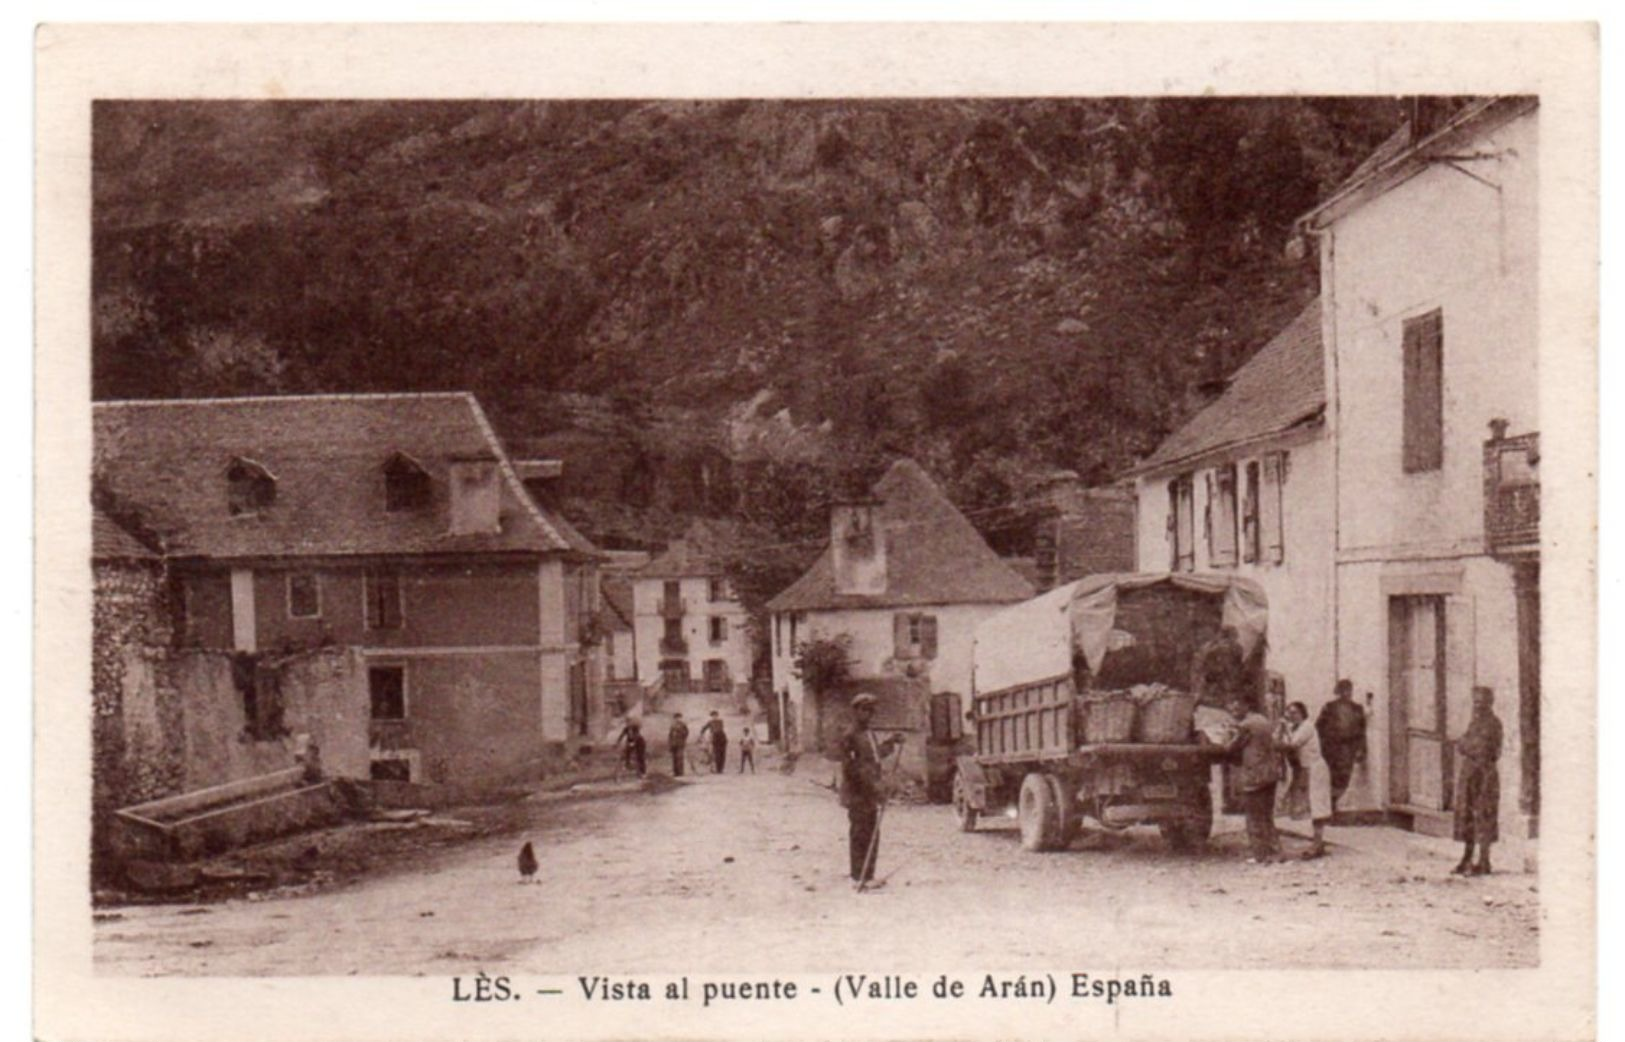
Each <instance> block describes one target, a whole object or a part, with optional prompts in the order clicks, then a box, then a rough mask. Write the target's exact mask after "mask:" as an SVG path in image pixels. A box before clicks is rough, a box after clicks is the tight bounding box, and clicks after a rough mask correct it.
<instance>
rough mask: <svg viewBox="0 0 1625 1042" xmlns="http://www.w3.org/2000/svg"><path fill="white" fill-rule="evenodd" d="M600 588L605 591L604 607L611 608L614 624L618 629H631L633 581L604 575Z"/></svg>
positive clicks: (609, 611)
mask: <svg viewBox="0 0 1625 1042" xmlns="http://www.w3.org/2000/svg"><path fill="white" fill-rule="evenodd" d="M600 588H601V589H602V591H603V597H604V607H605V608H607V609H609V610H608V612H607V614H608V615H609V616H610V618H611V621H612V624H613V625H614V627H615V629H617V630H630V629H631V628H632V583H631V581H630V580H628V579H623V578H619V577H612V576H608V575H606V576H604V577H603V579H602V581H601V583H600Z"/></svg>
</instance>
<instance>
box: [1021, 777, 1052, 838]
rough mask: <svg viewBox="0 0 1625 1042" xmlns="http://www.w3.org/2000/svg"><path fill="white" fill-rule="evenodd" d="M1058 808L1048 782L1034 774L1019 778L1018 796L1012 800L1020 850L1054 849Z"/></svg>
mask: <svg viewBox="0 0 1625 1042" xmlns="http://www.w3.org/2000/svg"><path fill="white" fill-rule="evenodd" d="M1059 816H1060V808H1059V807H1057V806H1056V802H1055V790H1053V789H1051V788H1050V785H1049V779H1047V778H1046V777H1044V775H1043V774H1041V773H1039V772H1037V771H1034V772H1032V773H1030V774H1028V775H1027V776H1026V777H1025V778H1023V779H1021V795H1020V796H1019V797H1017V800H1016V821H1017V823H1019V824H1020V825H1021V849H1023V850H1032V851H1045V850H1052V849H1054V845H1055V838H1056V835H1057V833H1058V832H1059V827H1058V826H1059V822H1058V820H1057V819H1058V818H1059Z"/></svg>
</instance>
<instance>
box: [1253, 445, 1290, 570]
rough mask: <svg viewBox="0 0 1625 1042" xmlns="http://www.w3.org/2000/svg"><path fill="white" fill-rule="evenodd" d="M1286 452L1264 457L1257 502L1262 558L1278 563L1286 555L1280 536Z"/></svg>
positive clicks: (1283, 541)
mask: <svg viewBox="0 0 1625 1042" xmlns="http://www.w3.org/2000/svg"><path fill="white" fill-rule="evenodd" d="M1285 464H1286V453H1284V452H1272V453H1270V454H1269V455H1268V456H1265V457H1264V466H1263V490H1262V493H1261V497H1260V498H1261V501H1260V503H1259V511H1258V513H1259V519H1258V527H1259V532H1260V542H1261V543H1262V547H1261V550H1260V553H1261V556H1262V559H1263V560H1265V561H1270V562H1273V563H1275V564H1280V563H1281V561H1282V560H1284V559H1285V557H1286V542H1285V540H1284V539H1283V537H1282V528H1283V525H1282V519H1281V513H1282V500H1281V485H1282V483H1283V479H1284V478H1285V476H1286V465H1285Z"/></svg>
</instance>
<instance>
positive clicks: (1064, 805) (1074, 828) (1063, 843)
mask: <svg viewBox="0 0 1625 1042" xmlns="http://www.w3.org/2000/svg"><path fill="white" fill-rule="evenodd" d="M1044 777H1045V778H1047V779H1048V780H1049V788H1050V794H1051V795H1053V796H1054V797H1055V849H1056V850H1065V849H1066V848H1067V847H1070V846H1071V845H1072V841H1073V840H1075V839H1077V838H1078V830H1079V829H1081V828H1082V827H1083V812H1082V811H1080V810H1079V809H1078V787H1077V786H1076V785H1075V784H1073V783H1072V781H1071V779H1068V778H1063V777H1061V776H1060V775H1059V774H1046V775H1045V776H1044Z"/></svg>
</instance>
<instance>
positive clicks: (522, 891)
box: [96, 764, 1539, 976]
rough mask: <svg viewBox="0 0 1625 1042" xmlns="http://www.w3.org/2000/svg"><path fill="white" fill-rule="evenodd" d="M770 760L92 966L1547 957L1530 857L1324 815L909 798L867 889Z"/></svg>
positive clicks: (1170, 962)
mask: <svg viewBox="0 0 1625 1042" xmlns="http://www.w3.org/2000/svg"><path fill="white" fill-rule="evenodd" d="M765 766H768V769H766V770H764V771H763V773H760V774H757V775H746V776H744V777H740V776H738V775H736V774H732V773H729V774H727V775H721V776H705V777H700V778H693V779H690V780H688V781H686V782H685V783H684V784H682V785H680V786H679V787H677V788H675V789H673V790H672V791H668V792H664V793H660V794H657V795H656V794H628V795H625V796H618V797H614V798H603V799H597V800H583V801H554V802H537V803H534V804H532V805H530V806H531V808H532V809H531V810H530V811H529V814H528V816H529V819H530V827H529V828H527V829H526V830H525V831H524V832H523V833H522V834H520V835H516V836H514V837H511V838H509V837H503V838H486V839H482V840H478V841H474V842H471V843H469V844H467V845H465V846H461V847H457V848H453V849H448V850H445V851H441V852H438V853H436V854H434V855H431V856H429V857H427V858H425V859H422V860H420V861H419V862H418V863H417V864H415V865H413V866H412V867H410V868H407V869H402V870H400V871H396V872H394V873H393V874H388V875H384V876H381V877H375V878H371V879H366V880H363V881H359V882H356V883H353V884H350V885H347V886H344V887H342V888H339V889H335V890H331V891H326V892H320V893H316V894H312V895H309V896H302V897H288V898H280V899H276V898H273V899H267V900H258V901H248V900H236V901H231V902H227V903H225V904H220V905H214V906H191V907H188V906H178V905H155V906H142V907H126V908H118V909H105V910H103V914H101V915H99V916H98V922H97V924H96V961H97V969H98V972H100V973H114V974H134V975H147V974H187V975H223V976H235V975H246V974H271V975H276V974H290V975H323V976H325V975H344V974H356V973H360V974H366V975H377V974H391V975H402V974H407V975H411V974H418V975H422V974H428V975H441V974H445V975H450V974H455V973H470V972H472V971H474V970H475V969H479V970H484V971H485V972H488V973H510V974H511V973H532V974H551V973H558V974H572V975H573V974H579V973H629V972H656V971H662V970H665V971H674V970H682V971H685V972H705V971H756V972H760V971H763V970H766V969H771V968H779V967H783V968H788V969H794V970H799V971H826V970H827V971H834V970H840V969H845V968H849V967H851V966H853V965H857V964H860V962H861V964H862V965H864V966H869V967H876V968H877V969H888V968H895V969H898V970H903V969H918V968H921V967H929V968H937V967H940V968H944V969H953V968H958V967H1020V966H1029V965H1033V964H1038V965H1042V966H1073V965H1076V966H1079V967H1084V968H1088V967H1101V966H1123V967H1128V968H1134V969H1136V970H1138V969H1142V968H1160V969H1177V968H1232V969H1241V968H1265V967H1295V968H1315V967H1366V966H1374V967H1383V968H1404V967H1419V968H1421V967H1502V966H1528V965H1533V964H1535V962H1536V961H1537V960H1538V957H1539V956H1538V944H1537V937H1538V933H1537V920H1538V915H1539V905H1538V897H1537V894H1536V893H1535V878H1534V877H1533V876H1528V875H1512V874H1509V875H1498V876H1493V877H1490V878H1488V879H1480V880H1471V881H1469V880H1463V879H1459V878H1454V877H1451V876H1450V875H1449V874H1448V871H1449V868H1450V865H1451V862H1450V860H1449V858H1448V854H1447V853H1446V852H1444V851H1441V850H1440V849H1439V848H1438V847H1437V845H1434V844H1428V843H1424V842H1422V841H1420V840H1417V839H1415V838H1414V837H1409V836H1406V835H1404V834H1401V833H1394V832H1391V831H1390V830H1372V829H1363V830H1352V829H1350V830H1332V833H1331V837H1330V838H1331V839H1332V840H1333V842H1334V844H1335V846H1334V852H1333V855H1332V856H1331V857H1329V858H1326V859H1323V860H1320V861H1313V862H1295V863H1287V864H1280V865H1273V866H1249V865H1247V864H1245V863H1244V859H1245V854H1244V853H1243V847H1244V843H1243V837H1242V836H1241V835H1240V834H1239V833H1238V832H1236V831H1235V828H1236V825H1235V824H1234V823H1230V822H1226V823H1223V824H1222V825H1221V832H1220V833H1219V834H1218V835H1216V836H1215V837H1214V839H1213V841H1212V843H1211V845H1210V847H1209V849H1208V850H1207V851H1206V852H1205V853H1202V854H1200V855H1195V856H1179V855H1174V854H1171V853H1169V852H1168V851H1167V850H1166V849H1165V848H1164V847H1163V845H1162V843H1161V840H1160V839H1159V838H1158V837H1157V835H1156V833H1155V832H1154V831H1150V830H1141V829H1134V830H1130V831H1129V832H1128V833H1123V834H1106V833H1101V832H1098V831H1086V833H1085V835H1084V836H1083V837H1082V838H1080V839H1079V840H1078V842H1077V843H1076V844H1075V845H1074V846H1073V848H1072V849H1071V850H1069V851H1066V852H1064V853H1055V854H1028V853H1025V852H1023V851H1022V850H1021V849H1020V847H1019V846H1018V844H1017V842H1016V834H1015V832H1014V831H1013V828H1012V827H1011V826H1009V825H1005V824H1003V823H999V824H997V825H986V824H984V826H983V828H982V830H981V831H979V832H977V833H976V834H972V835H962V834H960V833H958V832H957V831H955V829H954V826H953V820H952V815H951V812H950V811H949V810H948V809H947V808H945V807H939V806H897V807H894V808H892V809H891V810H890V811H889V812H888V813H887V815H886V818H885V823H884V826H883V835H884V839H883V842H882V847H881V853H880V871H881V874H882V875H886V874H888V873H890V874H891V880H890V885H889V886H887V887H886V888H885V889H884V890H883V891H881V892H879V893H874V894H856V893H854V892H853V890H852V888H851V885H850V883H849V882H848V880H847V878H846V866H845V857H846V821H845V812H844V811H842V810H841V808H840V807H839V806H838V805H837V803H836V801H835V799H834V798H833V796H832V795H831V794H830V793H829V792H828V791H827V790H821V789H819V788H817V787H815V785H813V784H812V783H811V782H810V781H809V779H808V778H807V777H806V776H805V775H790V776H786V775H782V774H780V773H778V772H777V771H775V770H772V769H771V765H770V764H769V765H765ZM820 773H821V772H820ZM1379 833H1381V834H1380V835H1379ZM525 838H529V839H532V840H534V841H535V843H536V848H537V851H538V854H539V857H540V860H541V871H540V873H539V874H538V878H539V880H540V882H538V883H534V884H530V885H524V884H520V883H519V882H518V873H517V871H516V869H515V867H514V861H515V854H516V853H517V850H518V847H519V845H520V843H521V842H522V840H523V839H525ZM859 956H861V960H860V958H859Z"/></svg>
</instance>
